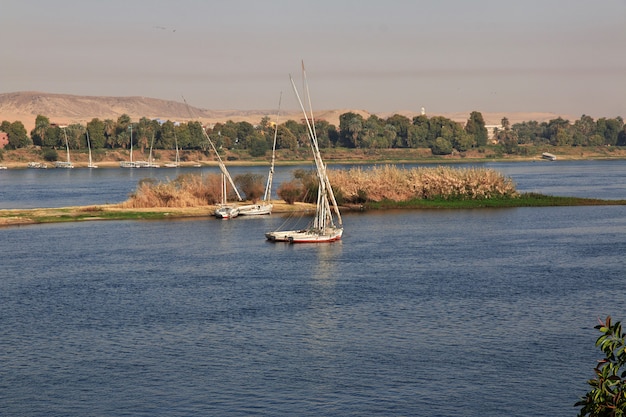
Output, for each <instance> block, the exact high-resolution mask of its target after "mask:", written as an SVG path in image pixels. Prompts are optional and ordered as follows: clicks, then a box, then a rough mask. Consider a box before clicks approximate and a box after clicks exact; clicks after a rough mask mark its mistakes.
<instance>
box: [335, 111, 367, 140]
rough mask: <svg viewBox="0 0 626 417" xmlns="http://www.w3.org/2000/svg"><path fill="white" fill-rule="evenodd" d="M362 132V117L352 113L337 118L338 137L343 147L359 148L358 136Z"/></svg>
mask: <svg viewBox="0 0 626 417" xmlns="http://www.w3.org/2000/svg"><path fill="white" fill-rule="evenodd" d="M362 130H363V116H361V115H360V114H356V113H353V112H348V113H344V114H342V115H340V116H339V137H340V140H341V142H342V144H343V145H344V146H349V147H351V148H359V147H361V146H360V145H361V144H360V140H359V135H360V133H361V131H362Z"/></svg>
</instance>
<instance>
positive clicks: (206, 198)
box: [122, 165, 518, 208]
mask: <svg viewBox="0 0 626 417" xmlns="http://www.w3.org/2000/svg"><path fill="white" fill-rule="evenodd" d="M327 172H328V175H329V177H330V182H331V184H332V185H333V189H335V195H337V196H341V198H342V199H343V202H346V203H364V202H367V201H384V200H391V201H397V202H401V201H410V200H414V199H446V200H452V199H465V200H480V199H489V198H498V197H517V196H518V193H517V191H516V189H515V185H514V184H513V181H512V180H511V179H510V178H508V177H505V176H504V175H502V174H501V173H499V172H497V171H495V170H492V169H485V168H450V167H436V168H411V169H403V168H398V167H396V166H394V165H382V166H375V167H373V168H371V169H364V168H360V167H359V168H352V169H349V170H332V169H330V170H328V171H327ZM312 176H313V174H310V173H309V174H307V175H304V174H302V173H301V172H299V173H297V174H296V177H297V178H295V179H294V180H292V181H289V182H284V183H283V184H281V185H280V187H279V188H278V195H279V196H280V197H281V198H283V199H284V200H285V201H287V202H289V203H293V202H294V201H302V200H305V199H306V195H307V193H312V194H313V195H315V194H316V193H315V192H313V191H311V190H308V188H311V187H314V186H315V185H316V184H315V183H311V181H310V178H309V177H312ZM309 183H311V184H309ZM221 186H222V179H221V176H220V175H218V174H211V175H207V176H199V175H181V176H179V177H178V178H176V179H175V180H174V181H169V182H155V181H154V180H143V181H141V182H140V183H139V185H138V187H137V190H136V191H135V192H134V193H133V194H132V195H131V196H130V198H129V199H128V200H127V201H126V202H124V203H122V206H123V207H125V208H150V207H196V206H206V205H210V204H216V203H218V202H219V201H220V199H221V195H222V194H221ZM307 187H308V188H307ZM338 198H339V197H338ZM228 199H229V200H230V201H232V200H233V199H234V196H229V198H228Z"/></svg>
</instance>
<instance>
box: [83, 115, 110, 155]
mask: <svg viewBox="0 0 626 417" xmlns="http://www.w3.org/2000/svg"><path fill="white" fill-rule="evenodd" d="M104 126H105V125H104V122H103V121H101V120H100V119H98V118H94V119H91V121H90V122H88V123H87V133H89V142H90V144H91V149H101V148H104V144H105V143H106V138H105V136H104ZM86 140H87V138H86V137H85V141H86Z"/></svg>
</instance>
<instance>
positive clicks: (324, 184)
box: [265, 63, 343, 243]
mask: <svg viewBox="0 0 626 417" xmlns="http://www.w3.org/2000/svg"><path fill="white" fill-rule="evenodd" d="M302 74H303V78H304V84H305V88H306V90H305V94H306V99H307V101H308V103H309V108H310V107H311V100H310V96H309V92H308V84H307V83H306V73H305V71H304V63H303V64H302ZM289 78H290V80H291V85H292V87H293V91H294V93H295V94H296V97H297V98H298V102H299V103H300V108H301V109H302V113H303V114H304V119H305V121H306V125H307V128H308V134H309V142H310V145H311V150H312V151H313V158H314V160H315V167H316V169H317V171H316V172H317V179H318V192H317V204H316V208H315V217H314V219H313V222H312V223H311V224H310V225H309V226H308V227H306V228H305V229H301V230H287V231H281V230H277V231H273V232H267V233H265V237H266V239H267V240H269V241H271V242H288V243H326V242H334V241H337V240H340V239H341V236H342V235H343V224H342V220H341V214H340V212H339V207H338V206H337V201H336V199H335V194H334V193H333V189H332V187H331V185H330V181H329V180H328V175H327V174H326V165H324V161H322V156H321V154H320V150H319V145H318V141H317V134H316V133H315V123H314V121H313V109H312V108H310V113H311V114H310V116H309V115H307V112H306V110H305V108H304V105H303V104H302V100H301V99H300V95H299V94H298V90H297V89H296V85H295V83H294V82H293V79H292V78H291V76H290V77H289ZM331 204H332V207H331ZM333 213H334V215H333ZM334 217H336V219H337V224H335V220H334Z"/></svg>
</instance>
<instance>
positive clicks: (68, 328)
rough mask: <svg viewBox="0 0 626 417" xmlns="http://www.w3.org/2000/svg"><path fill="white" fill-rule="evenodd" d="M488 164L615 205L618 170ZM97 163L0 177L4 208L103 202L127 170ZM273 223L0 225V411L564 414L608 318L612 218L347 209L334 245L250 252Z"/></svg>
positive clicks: (619, 243)
mask: <svg viewBox="0 0 626 417" xmlns="http://www.w3.org/2000/svg"><path fill="white" fill-rule="evenodd" d="M487 166H488V167H493V168H494V169H497V170H499V171H502V172H503V173H505V174H506V175H509V176H511V177H512V178H513V179H514V181H515V182H516V183H517V185H518V189H520V190H522V191H533V192H542V193H550V194H557V195H575V196H580V197H595V198H607V199H623V198H626V197H625V196H626V192H625V190H626V175H625V174H626V162H621V161H580V162H561V161H557V162H545V163H544V162H538V163H510V164H509V163H491V164H487ZM238 169H240V170H241V171H245V170H246V169H250V170H257V169H258V168H244V167H241V168H238ZM291 169H293V168H283V171H282V172H281V173H280V174H279V175H278V177H279V178H287V177H289V172H290V171H289V170H291ZM32 171H35V170H32ZM96 171H97V172H96ZM96 171H88V170H78V169H76V170H72V172H67V171H62V170H58V171H57V170H49V172H44V173H40V172H36V173H32V172H31V170H23V171H22V172H20V173H18V174H15V175H17V177H13V182H11V181H7V177H2V175H4V174H5V173H1V175H0V178H3V179H1V180H0V181H2V182H1V183H0V184H1V187H0V190H2V191H1V192H2V203H3V205H4V206H5V207H7V206H12V205H13V204H17V203H15V202H13V201H9V198H8V197H7V196H14V195H15V196H17V197H16V198H20V199H21V200H19V201H18V202H19V204H18V205H19V207H25V206H33V207H36V206H50V207H52V206H55V205H57V204H58V205H75V204H78V205H81V204H94V203H96V204H97V203H104V202H119V201H122V200H124V199H125V196H126V194H127V193H128V192H130V191H132V189H133V187H134V186H135V185H136V182H137V180H138V178H137V175H138V174H139V170H137V171H135V172H129V171H128V170H121V169H117V170H116V169H111V170H105V169H103V170H102V171H100V170H96ZM109 171H111V172H109ZM165 171H166V170H155V171H154V172H155V173H156V175H159V176H160V175H163V176H165V175H166V174H165ZM233 171H235V170H234V169H233ZM233 174H235V173H233ZM20 175H23V176H24V178H23V179H21V180H18V178H19V176H20ZM47 175H48V176H52V178H56V179H55V180H49V177H46V176H47ZM142 175H143V174H142ZM167 175H170V174H167ZM32 176H35V178H36V179H38V180H33V179H32ZM100 176H103V177H109V180H105V179H102V178H100ZM133 176H134V177H133ZM81 177H90V178H91V179H83V180H81V181H84V182H85V183H87V184H91V185H89V186H82V185H81V186H80V187H79V186H78V184H80V183H81V181H75V179H76V178H81ZM111 177H112V178H118V180H110V178H111ZM129 177H130V178H129ZM65 178H71V179H70V180H67V181H65V182H64V179H65ZM68 181H69V182H68ZM42 183H43V184H45V186H41V185H39V186H37V185H36V184H42ZM96 184H97V185H96ZM109 184H110V185H109ZM70 185H71V186H70ZM19 188H21V189H22V191H21V192H20V191H15V189H19ZM76 188H81V189H83V190H85V193H87V194H89V193H93V194H90V195H89V198H98V199H101V200H98V201H90V202H88V203H87V202H85V201H84V200H83V196H82V195H81V193H77V192H76ZM92 188H94V189H97V190H99V191H87V190H88V189H89V190H91V189H92ZM33 195H34V196H36V197H34V198H33V197H29V196H33ZM42 196H46V197H45V198H44V197H42ZM40 198H43V199H40ZM284 220H285V219H284V218H283V217H281V216H278V215H271V216H265V217H262V218H237V219H233V220H230V221H219V220H216V219H194V220H189V219H186V220H183V219H181V220H167V221H107V222H87V223H63V224H48V225H30V226H20V227H10V228H4V229H1V230H0V235H1V236H2V240H1V241H0V242H1V243H0V254H1V255H0V257H1V258H0V259H1V261H2V262H1V264H2V268H0V359H1V362H0V363H2V366H1V367H0V414H1V415H18V416H19V415H24V416H50V415H59V416H61V415H62V416H85V415H90V416H110V415H122V416H123V415H127V416H155V415H163V416H165V415H166V416H190V415H199V416H200V415H202V416H206V415H219V416H244V415H245V416H247V415H271V416H293V415H299V416H372V415H385V416H387V415H419V416H459V415H463V416H502V415H507V416H572V415H575V414H576V413H577V411H578V409H576V408H575V407H574V406H573V405H574V403H575V402H576V401H577V400H578V399H579V397H580V396H582V395H584V393H585V392H586V391H587V389H588V386H587V384H586V380H587V379H589V378H591V377H592V376H593V367H594V366H595V364H596V360H597V359H599V358H600V357H601V354H600V351H599V350H598V349H597V348H596V347H595V346H594V342H595V339H596V338H597V336H598V332H597V331H596V330H594V329H593V326H594V325H595V324H597V319H598V318H599V317H605V316H606V315H609V314H610V315H612V316H614V318H615V319H616V320H623V319H624V318H625V317H626V314H625V313H626V309H625V308H624V296H625V294H626V273H625V272H624V271H626V257H624V256H623V254H624V253H625V252H626V206H591V207H546V208H513V209H474V210H408V211H381V212H368V213H346V214H345V216H344V223H345V232H344V238H343V240H342V241H340V242H338V243H334V244H328V245H313V246H311V245H288V244H272V243H269V242H266V241H265V239H264V237H263V233H264V232H265V231H268V230H273V229H275V228H276V227H278V226H279V225H280V224H281V223H282V222H283V221H284Z"/></svg>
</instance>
